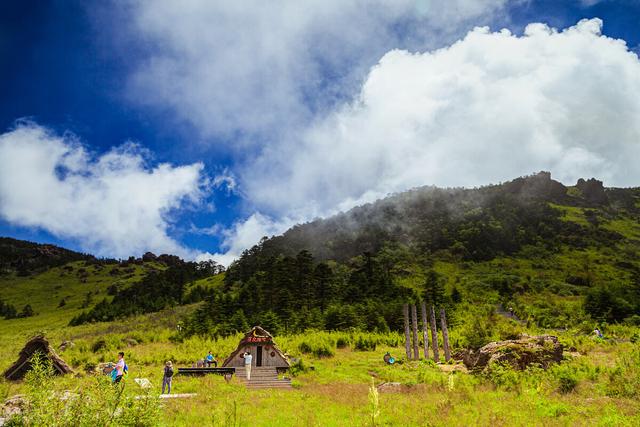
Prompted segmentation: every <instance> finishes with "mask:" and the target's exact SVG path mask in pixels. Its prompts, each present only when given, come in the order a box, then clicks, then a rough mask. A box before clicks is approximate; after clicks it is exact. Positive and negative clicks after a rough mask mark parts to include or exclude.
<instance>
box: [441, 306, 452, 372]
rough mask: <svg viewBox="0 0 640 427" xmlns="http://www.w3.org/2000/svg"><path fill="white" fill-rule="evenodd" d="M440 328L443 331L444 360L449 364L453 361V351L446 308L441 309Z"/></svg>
mask: <svg viewBox="0 0 640 427" xmlns="http://www.w3.org/2000/svg"><path fill="white" fill-rule="evenodd" d="M440 328H441V329H442V341H443V343H442V347H443V348H444V360H446V361H447V362H448V361H449V359H451V351H450V350H449V329H447V315H446V314H445V312H444V307H443V308H441V309H440Z"/></svg>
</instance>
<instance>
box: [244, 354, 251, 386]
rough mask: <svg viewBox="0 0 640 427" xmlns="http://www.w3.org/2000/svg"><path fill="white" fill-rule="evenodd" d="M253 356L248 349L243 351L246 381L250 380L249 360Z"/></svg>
mask: <svg viewBox="0 0 640 427" xmlns="http://www.w3.org/2000/svg"><path fill="white" fill-rule="evenodd" d="M252 360H253V356H252V355H251V353H249V352H248V351H245V352H244V370H245V372H246V373H247V381H250V380H251V361H252Z"/></svg>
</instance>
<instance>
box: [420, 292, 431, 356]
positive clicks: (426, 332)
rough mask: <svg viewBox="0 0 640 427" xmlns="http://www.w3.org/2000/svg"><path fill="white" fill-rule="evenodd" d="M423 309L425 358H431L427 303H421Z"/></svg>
mask: <svg viewBox="0 0 640 427" xmlns="http://www.w3.org/2000/svg"><path fill="white" fill-rule="evenodd" d="M420 308H421V311H422V340H423V341H424V358H425V359H429V326H428V324H427V303H426V302H424V301H422V304H420Z"/></svg>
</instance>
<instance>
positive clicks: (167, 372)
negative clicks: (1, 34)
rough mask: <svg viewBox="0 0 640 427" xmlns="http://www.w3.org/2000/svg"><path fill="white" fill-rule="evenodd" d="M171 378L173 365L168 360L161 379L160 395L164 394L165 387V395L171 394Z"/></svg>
mask: <svg viewBox="0 0 640 427" xmlns="http://www.w3.org/2000/svg"><path fill="white" fill-rule="evenodd" d="M171 378H173V363H171V360H169V361H167V363H165V365H164V376H163V377H162V394H164V388H165V386H166V387H167V394H171Z"/></svg>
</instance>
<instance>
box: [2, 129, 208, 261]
mask: <svg viewBox="0 0 640 427" xmlns="http://www.w3.org/2000/svg"><path fill="white" fill-rule="evenodd" d="M146 157H147V153H145V152H144V151H143V150H142V149H140V147H138V146H136V145H135V144H131V143H129V144H125V145H122V146H120V147H117V148H113V149H112V150H111V151H109V152H107V153H104V154H102V155H101V156H99V157H93V156H91V154H90V153H88V152H87V151H86V150H85V149H84V148H83V147H82V145H80V144H79V142H78V141H77V140H75V139H74V137H73V136H72V135H64V136H57V135H55V134H53V133H51V132H49V131H48V130H47V129H45V128H43V127H41V126H38V125H36V124H32V123H31V124H29V123H22V124H20V125H18V126H17V127H16V128H15V129H14V130H12V131H10V132H7V133H4V134H2V135H0V217H2V218H3V219H5V220H7V221H9V222H10V223H12V224H15V225H20V226H25V227H38V228H41V229H45V230H47V231H48V232H51V233H53V234H54V235H56V236H59V237H61V238H71V239H75V240H77V241H78V242H79V244H80V246H81V247H82V248H83V249H84V250H87V251H92V252H93V253H95V254H97V255H104V256H116V257H122V258H126V257H128V256H130V255H135V254H138V255H139V254H142V253H144V252H145V251H148V250H151V251H154V252H156V253H173V254H178V255H181V256H183V257H189V258H190V257H193V256H195V254H194V253H193V252H192V251H190V250H189V249H186V248H184V247H183V246H181V245H180V244H179V243H177V242H176V241H175V240H174V239H172V238H171V237H169V235H168V233H167V232H168V229H169V228H170V226H171V223H170V220H171V217H172V211H173V210H177V209H180V208H183V207H184V206H185V204H189V203H196V202H197V201H198V200H199V199H200V197H201V194H202V188H203V186H204V185H205V178H204V176H203V174H202V169H203V165H202V164H200V163H196V164H192V165H187V166H178V167H175V166H172V165H169V164H159V165H157V166H155V167H153V168H151V167H149V166H148V165H147V162H146V160H145V159H146Z"/></svg>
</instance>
